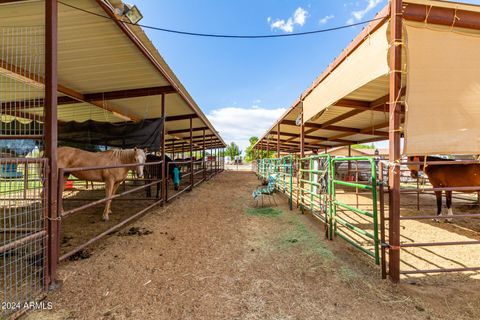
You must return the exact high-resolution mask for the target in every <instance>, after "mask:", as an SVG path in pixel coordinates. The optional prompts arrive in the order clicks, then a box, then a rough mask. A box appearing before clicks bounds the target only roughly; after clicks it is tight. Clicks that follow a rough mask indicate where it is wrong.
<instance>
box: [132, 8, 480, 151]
mask: <svg viewBox="0 0 480 320" xmlns="http://www.w3.org/2000/svg"><path fill="white" fill-rule="evenodd" d="M131 2H132V3H134V4H136V5H137V6H138V8H139V9H140V11H141V12H142V14H143V16H144V18H143V20H142V21H141V22H140V23H141V24H146V25H152V26H156V27H161V28H167V29H176V30H183V31H191V32H201V33H216V34H282V33H290V32H302V31H310V30H316V29H323V28H331V27H335V26H341V25H345V24H351V23H353V22H358V21H361V20H368V19H371V18H372V17H373V16H374V15H375V13H376V12H377V11H379V10H380V9H381V8H383V7H384V6H385V5H386V3H387V0H353V1H350V0H345V1H340V0H310V1H293V0H242V1H240V0H238V1H226V0H203V1H201V0H175V1H166V0H160V1H158V0H156V1H152V0H132V1H131ZM463 2H466V1H463ZM469 2H472V3H477V4H480V0H472V1H469ZM361 29H362V27H361V26H359V27H352V28H349V29H344V30H340V31H335V32H330V33H324V34H317V35H309V36H302V37H287V38H277V39H246V40H235V39H218V38H200V37H190V36H182V35H174V34H168V33H164V32H160V31H153V30H146V32H147V34H148V36H149V37H150V39H151V40H152V41H153V43H154V44H155V46H156V47H157V49H158V50H159V52H160V53H161V55H162V56H163V57H164V59H165V60H166V61H167V63H168V64H169V65H170V67H171V68H172V69H173V71H174V72H175V74H176V75H177V76H178V78H179V79H180V81H181V82H182V83H183V84H184V86H185V87H186V88H187V90H188V91H189V93H190V94H191V95H192V97H193V98H194V99H195V101H196V102H197V103H198V105H199V106H200V107H201V108H202V110H203V111H204V112H205V114H207V115H208V116H209V118H210V120H211V121H212V122H213V124H214V125H215V126H216V128H217V129H218V130H219V131H220V134H221V135H222V136H223V137H224V139H225V140H226V142H231V141H235V142H236V143H238V144H240V146H241V148H242V149H245V147H246V146H247V145H248V138H249V137H250V136H252V135H257V136H258V135H261V134H262V133H263V132H264V131H265V130H266V129H268V127H270V125H271V124H272V123H273V122H274V120H275V119H277V118H278V117H279V116H280V115H281V114H282V113H283V112H284V111H285V110H286V108H288V107H289V106H290V105H291V104H292V103H293V102H294V101H295V100H296V98H297V97H299V96H300V94H301V93H302V92H303V91H304V90H305V89H306V88H307V87H308V86H309V85H310V84H311V83H312V81H313V80H314V79H315V78H316V77H317V76H318V75H319V74H320V73H321V72H322V71H323V70H324V69H325V67H326V66H328V64H329V63H330V62H331V61H332V60H333V59H334V58H335V57H336V56H337V55H338V54H339V53H340V52H341V51H342V50H343V48H344V47H345V46H346V45H347V44H348V43H349V42H350V41H351V40H352V39H353V38H354V37H355V35H356V34H358V33H359V32H360V30H361Z"/></svg>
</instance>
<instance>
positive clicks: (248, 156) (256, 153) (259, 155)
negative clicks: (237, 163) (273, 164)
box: [245, 137, 275, 162]
mask: <svg viewBox="0 0 480 320" xmlns="http://www.w3.org/2000/svg"><path fill="white" fill-rule="evenodd" d="M248 141H249V142H250V145H249V146H248V148H247V150H245V161H247V162H251V161H253V160H255V159H263V158H273V157H274V156H275V151H269V152H267V151H266V150H258V149H257V150H253V146H254V145H255V143H257V142H258V137H250V139H248Z"/></svg>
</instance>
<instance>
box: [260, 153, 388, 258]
mask: <svg viewBox="0 0 480 320" xmlns="http://www.w3.org/2000/svg"><path fill="white" fill-rule="evenodd" d="M284 158H285V157H284ZM284 158H282V159H284ZM290 159H291V158H290ZM279 168H283V166H282V162H281V159H261V160H259V161H258V165H257V170H258V175H259V176H260V177H262V178H265V179H266V178H268V176H269V175H270V174H274V173H276V174H278V173H279V170H281V169H279ZM291 168H292V170H293V166H291ZM280 176H281V175H280ZM296 178H297V185H298V189H297V192H298V196H297V204H298V205H299V206H300V209H301V210H302V212H303V211H305V210H308V211H310V212H311V213H312V215H313V216H314V217H316V218H318V219H319V220H320V221H322V222H323V223H324V224H325V231H326V232H325V234H326V237H328V238H329V239H331V240H333V239H334V238H335V237H336V236H338V237H340V238H342V239H343V240H345V241H347V242H348V243H349V244H351V245H353V246H354V247H355V248H356V249H359V250H360V251H362V252H364V253H366V254H367V255H369V256H371V257H372V258H374V260H375V263H376V264H380V260H381V258H382V261H385V259H384V255H383V253H384V250H380V248H381V241H380V237H379V224H378V220H379V211H378V207H379V206H378V201H379V198H378V188H379V185H378V183H377V161H376V159H375V158H373V157H350V158H333V157H331V156H330V155H329V154H320V155H313V156H310V157H306V158H302V159H299V169H298V175H297V177H296ZM282 180H284V179H281V181H282ZM292 180H293V177H292ZM380 187H381V186H380ZM279 190H280V191H283V192H285V193H286V194H287V195H290V199H291V193H288V192H289V190H285V189H284V188H279ZM359 197H360V199H361V201H359ZM353 198H355V200H356V201H353ZM381 253H382V257H381Z"/></svg>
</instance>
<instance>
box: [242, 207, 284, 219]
mask: <svg viewBox="0 0 480 320" xmlns="http://www.w3.org/2000/svg"><path fill="white" fill-rule="evenodd" d="M245 211H246V213H247V214H248V215H249V216H257V217H279V216H280V215H281V214H282V210H280V209H275V208H247V209H246V210H245Z"/></svg>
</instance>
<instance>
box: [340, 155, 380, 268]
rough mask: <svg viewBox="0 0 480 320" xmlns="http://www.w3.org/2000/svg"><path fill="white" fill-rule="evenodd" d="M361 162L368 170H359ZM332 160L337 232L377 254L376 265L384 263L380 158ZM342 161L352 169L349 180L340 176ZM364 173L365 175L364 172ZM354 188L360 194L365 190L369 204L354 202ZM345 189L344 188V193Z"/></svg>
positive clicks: (371, 254)
mask: <svg viewBox="0 0 480 320" xmlns="http://www.w3.org/2000/svg"><path fill="white" fill-rule="evenodd" d="M352 162H353V163H355V164H356V170H352V169H351V164H352ZM359 162H362V163H364V164H367V170H359V169H358V163H359ZM331 163H332V165H331V167H332V171H333V172H332V176H333V180H332V183H331V187H332V190H331V195H332V204H333V205H332V207H333V210H332V212H331V214H332V219H331V221H332V224H333V225H332V226H331V227H332V228H333V234H334V235H335V236H339V237H340V238H342V239H344V240H345V241H347V242H348V243H349V244H351V245H353V246H354V247H355V248H357V249H359V250H361V251H363V252H364V253H366V254H368V255H369V256H371V257H373V258H374V259H375V263H376V264H380V239H379V232H378V209H377V208H378V205H377V201H378V198H377V191H378V190H377V164H376V161H375V159H374V158H372V157H350V158H334V159H332V161H331ZM342 164H344V165H346V166H347V168H349V169H347V179H341V178H340V175H339V171H340V169H341V166H342ZM360 172H362V173H363V174H362V175H360V174H359V173H360ZM350 173H354V175H351V174H350ZM345 180H351V181H345ZM342 187H344V188H345V187H346V190H345V189H344V190H341V189H340V188H342ZM353 190H355V194H356V195H358V193H359V191H360V192H361V191H363V192H364V193H363V195H364V196H365V197H366V198H367V199H369V200H367V201H366V202H365V203H360V202H359V201H358V200H357V201H356V203H352V199H351V198H352V195H353ZM341 191H344V192H343V194H342V193H341ZM357 199H358V198H357Z"/></svg>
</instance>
